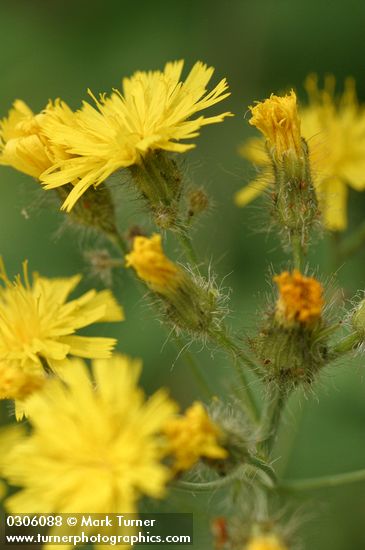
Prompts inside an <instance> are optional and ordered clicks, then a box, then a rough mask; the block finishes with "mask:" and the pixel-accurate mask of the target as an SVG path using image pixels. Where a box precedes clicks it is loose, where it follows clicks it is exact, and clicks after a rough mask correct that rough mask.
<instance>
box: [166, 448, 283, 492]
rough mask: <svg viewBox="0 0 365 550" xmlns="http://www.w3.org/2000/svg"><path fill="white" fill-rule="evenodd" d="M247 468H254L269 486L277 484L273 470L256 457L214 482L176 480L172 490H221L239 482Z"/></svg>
mask: <svg viewBox="0 0 365 550" xmlns="http://www.w3.org/2000/svg"><path fill="white" fill-rule="evenodd" d="M248 467H251V468H254V469H255V470H258V471H260V472H263V473H264V474H265V475H266V476H267V477H268V478H269V479H270V485H271V486H275V485H276V484H277V479H276V475H275V472H274V471H273V469H272V468H271V467H270V466H269V465H268V464H267V463H266V462H264V461H263V460H261V459H260V458H258V457H254V456H249V457H248V461H247V464H244V465H240V466H237V468H235V469H234V470H233V471H232V472H231V473H230V474H228V475H226V476H224V477H222V478H219V479H215V480H214V481H205V482H193V481H183V480H178V481H175V482H174V483H173V488H174V489H180V490H181V491H189V492H199V493H202V492H207V491H216V490H217V489H223V488H224V487H226V486H227V485H230V484H231V483H233V482H234V481H241V480H242V479H244V477H245V473H246V469H247V468H248Z"/></svg>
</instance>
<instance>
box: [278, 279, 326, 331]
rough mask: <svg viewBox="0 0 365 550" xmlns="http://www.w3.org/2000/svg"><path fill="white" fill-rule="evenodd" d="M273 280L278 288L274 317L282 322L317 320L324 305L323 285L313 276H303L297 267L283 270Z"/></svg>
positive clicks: (310, 321)
mask: <svg viewBox="0 0 365 550" xmlns="http://www.w3.org/2000/svg"><path fill="white" fill-rule="evenodd" d="M273 280H274V281H275V283H276V284H277V285H278V288H279V298H278V301H277V303H276V318H277V319H278V320H279V321H280V322H282V323H283V324H287V325H293V324H296V323H300V324H303V325H311V324H313V323H314V322H315V321H317V320H319V319H320V318H321V315H322V309H323V306H324V299H323V287H322V285H321V284H320V283H319V282H318V281H317V280H316V279H314V278H313V277H305V276H304V275H302V274H301V273H300V272H299V271H298V270H297V269H294V271H293V273H289V272H288V271H284V272H283V273H280V275H276V276H275V277H274V278H273Z"/></svg>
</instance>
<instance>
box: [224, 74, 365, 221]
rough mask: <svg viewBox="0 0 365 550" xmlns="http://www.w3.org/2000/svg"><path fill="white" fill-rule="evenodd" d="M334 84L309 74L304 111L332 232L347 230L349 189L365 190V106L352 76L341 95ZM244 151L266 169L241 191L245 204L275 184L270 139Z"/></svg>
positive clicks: (314, 167) (315, 175)
mask: <svg viewBox="0 0 365 550" xmlns="http://www.w3.org/2000/svg"><path fill="white" fill-rule="evenodd" d="M334 88H335V81H334V78H333V77H327V78H326V79H325V85H324V88H323V89H322V90H320V89H319V88H318V82H317V78H316V77H315V76H310V77H308V79H307V81H306V89H307V93H308V97H309V104H308V105H307V106H305V107H301V108H300V109H299V116H300V122H301V133H302V136H303V137H304V138H305V139H306V141H307V145H308V149H309V159H310V165H311V169H312V178H313V183H314V187H315V190H316V193H317V197H318V201H319V205H320V208H321V211H322V216H323V221H324V224H325V226H326V227H327V228H328V229H329V230H331V231H343V230H345V229H346V227H347V197H348V187H352V188H353V189H355V190H356V191H362V190H364V189H365V110H364V107H363V106H360V105H359V103H358V100H357V97H356V90H355V84H354V81H353V80H352V79H348V80H347V81H346V82H345V91H344V93H343V94H342V96H341V97H340V98H338V99H336V98H335V90H334ZM240 153H241V155H242V156H244V157H245V158H247V159H248V160H250V161H251V162H252V163H253V164H255V165H256V166H259V167H262V169H263V170H262V172H261V174H260V175H259V176H258V177H257V178H256V179H255V180H254V181H252V182H251V183H250V184H248V185H247V186H246V187H244V188H243V189H242V190H241V191H238V193H236V196H235V202H236V204H237V205H238V206H245V205H246V204H248V203H249V202H251V201H252V200H253V199H255V198H256V197H257V196H258V195H260V194H261V193H262V192H263V191H264V190H266V189H269V188H270V186H271V185H272V182H273V172H272V166H271V164H270V159H269V156H268V154H267V152H266V150H265V143H264V140H262V139H258V138H253V139H250V140H248V141H247V142H246V143H245V144H244V145H243V146H242V147H241V149H240Z"/></svg>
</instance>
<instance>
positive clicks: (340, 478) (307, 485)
mask: <svg viewBox="0 0 365 550" xmlns="http://www.w3.org/2000/svg"><path fill="white" fill-rule="evenodd" d="M358 481H365V470H356V471H354V472H346V473H343V474H334V475H329V476H323V477H313V478H309V479H297V480H287V481H283V482H282V483H281V484H280V489H283V490H285V491H314V490H316V489H324V488H327V487H339V486H341V485H347V484H349V483H356V482H358Z"/></svg>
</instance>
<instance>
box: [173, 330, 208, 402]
mask: <svg viewBox="0 0 365 550" xmlns="http://www.w3.org/2000/svg"><path fill="white" fill-rule="evenodd" d="M175 341H176V345H177V347H178V348H179V350H180V353H181V355H182V356H183V357H184V358H185V360H186V363H187V364H188V365H189V367H190V370H191V372H192V373H193V376H194V378H195V380H196V381H197V383H198V385H199V387H200V389H201V391H202V392H203V394H204V395H205V397H207V398H208V399H211V398H212V397H213V396H214V392H213V391H212V389H211V388H210V385H209V383H208V381H207V379H206V378H205V375H204V373H203V371H202V369H201V367H200V365H199V363H198V362H197V361H196V359H195V357H194V356H193V355H192V354H191V353H190V351H189V350H188V349H186V348H185V349H184V345H183V343H182V342H181V340H180V338H178V337H177V336H176V337H175Z"/></svg>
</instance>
